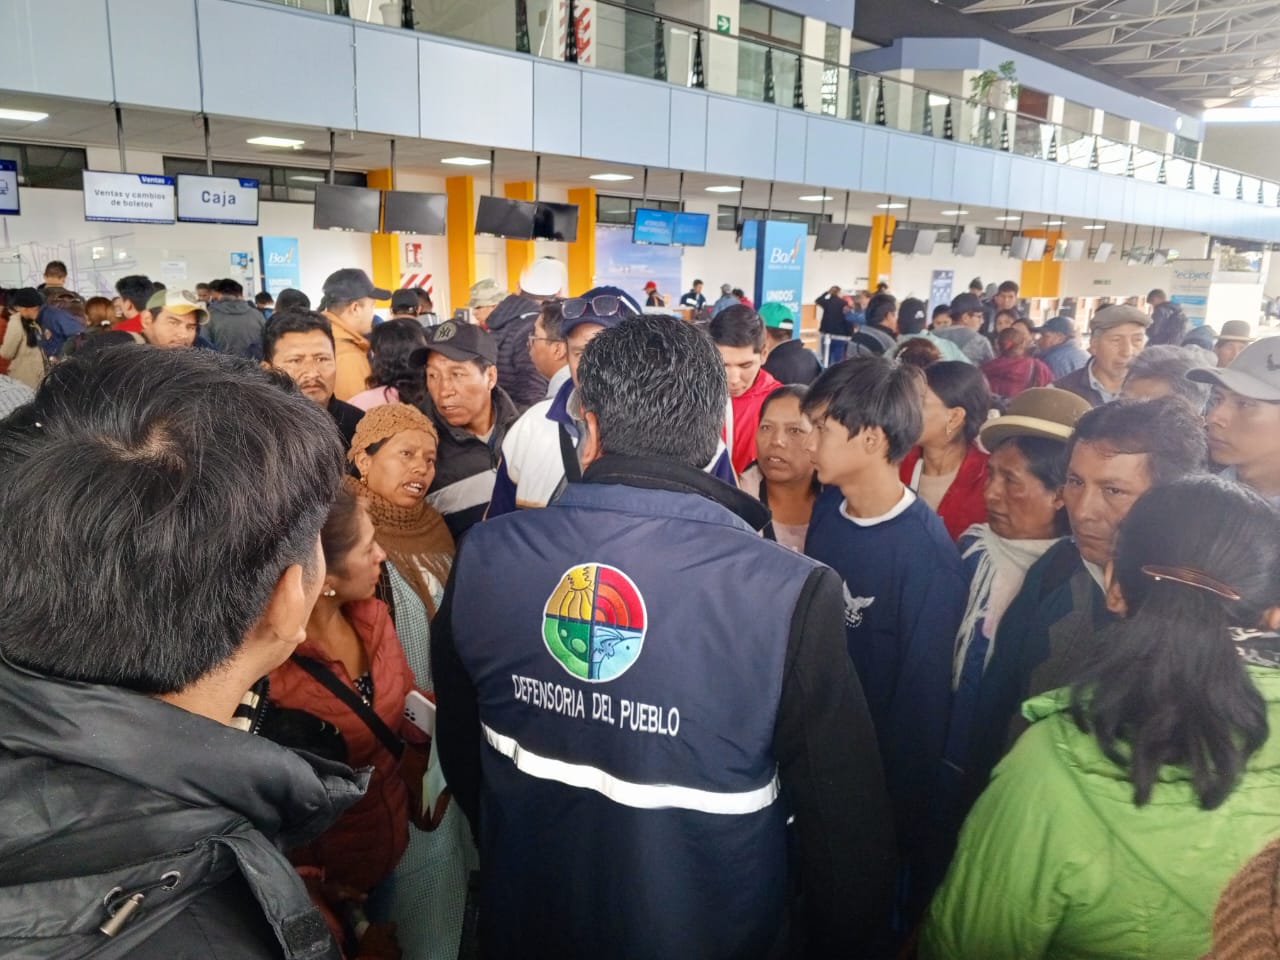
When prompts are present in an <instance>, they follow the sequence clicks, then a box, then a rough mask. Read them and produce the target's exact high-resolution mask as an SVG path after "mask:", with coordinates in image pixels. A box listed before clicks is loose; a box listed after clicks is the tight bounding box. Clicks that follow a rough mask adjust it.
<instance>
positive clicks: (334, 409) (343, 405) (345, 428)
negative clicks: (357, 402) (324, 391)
mask: <svg viewBox="0 0 1280 960" xmlns="http://www.w3.org/2000/svg"><path fill="white" fill-rule="evenodd" d="M325 409H326V410H328V411H329V416H331V417H333V422H334V423H336V424H337V425H338V433H340V434H342V448H343V449H344V450H350V449H351V441H352V439H353V438H354V437H355V435H356V427H358V426H360V419H361V418H362V417H363V416H364V411H363V410H361V409H360V408H359V407H355V406H352V405H351V404H349V403H347V402H346V401H345V400H339V399H338V398H337V397H330V398H329V402H328V403H327V404H325Z"/></svg>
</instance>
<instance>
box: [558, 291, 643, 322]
mask: <svg viewBox="0 0 1280 960" xmlns="http://www.w3.org/2000/svg"><path fill="white" fill-rule="evenodd" d="M560 309H561V310H562V311H563V312H564V318H565V319H566V320H577V319H578V318H579V317H585V316H586V315H587V314H591V315H592V316H594V317H616V316H619V315H623V314H625V315H626V316H634V315H635V310H634V309H633V308H632V306H631V304H629V303H627V302H626V301H625V300H623V299H622V298H621V297H615V296H613V295H612V294H608V293H602V294H600V295H599V296H596V297H590V298H587V297H574V298H573V299H572V300H566V301H565V302H564V303H563V304H562V305H561V308H560Z"/></svg>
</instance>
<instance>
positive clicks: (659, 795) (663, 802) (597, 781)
mask: <svg viewBox="0 0 1280 960" xmlns="http://www.w3.org/2000/svg"><path fill="white" fill-rule="evenodd" d="M481 726H483V727H484V736H485V739H486V740H488V741H489V746H491V747H493V749H495V750H497V751H498V752H499V753H500V754H502V755H503V756H504V757H507V758H509V759H510V760H511V761H513V762H514V763H515V765H516V769H517V770H520V771H521V772H522V773H527V774H528V775H529V776H531V777H537V778H538V779H539V780H553V781H555V782H556V783H563V784H565V785H566V786H570V787H579V788H581V789H583V790H594V791H595V792H596V793H599V794H601V795H603V796H605V797H608V798H609V799H610V800H612V801H613V802H614V803H620V804H622V805H623V806H626V807H636V808H638V809H640V810H665V809H671V808H675V809H678V810H696V811H698V812H699V813H723V814H730V815H742V814H747V813H757V812H759V811H760V810H764V809H766V808H767V807H769V806H770V805H771V804H772V803H773V802H774V801H775V800H777V799H778V775H777V774H776V773H775V774H774V775H773V779H772V780H770V781H769V783H767V784H766V785H765V786H763V787H760V788H759V789H757V790H747V791H746V792H744V793H717V792H716V791H714V790H697V789H695V788H693V787H679V786H676V785H675V784H670V783H631V782H629V781H627V780H619V779H618V778H617V777H615V776H612V775H611V774H608V773H605V772H604V771H603V770H600V769H598V768H597V767H589V766H586V765H585V764H581V763H566V762H565V761H563V760H553V759H552V758H550V757H543V756H539V755H538V754H536V753H533V752H532V751H529V750H526V749H525V748H524V747H522V746H520V744H518V743H517V742H516V741H515V740H513V739H512V738H511V737H507V736H504V735H503V734H501V733H498V732H497V731H496V730H493V729H491V728H490V727H489V726H487V725H485V724H481Z"/></svg>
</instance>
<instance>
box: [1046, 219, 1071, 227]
mask: <svg viewBox="0 0 1280 960" xmlns="http://www.w3.org/2000/svg"><path fill="white" fill-rule="evenodd" d="M1066 222H1067V221H1065V220H1041V221H1040V224H1041V226H1045V227H1060V226H1062V225H1063V224H1064V223H1066Z"/></svg>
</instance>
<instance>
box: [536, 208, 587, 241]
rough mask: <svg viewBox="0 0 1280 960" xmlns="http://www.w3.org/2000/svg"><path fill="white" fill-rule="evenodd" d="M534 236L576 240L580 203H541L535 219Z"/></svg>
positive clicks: (542, 238) (543, 238)
mask: <svg viewBox="0 0 1280 960" xmlns="http://www.w3.org/2000/svg"><path fill="white" fill-rule="evenodd" d="M533 237H534V239H535V240H559V241H562V242H564V243H574V242H576V241H577V239H578V205H577V204H576V203H539V204H538V210H537V213H536V214H535V216H534V220H533Z"/></svg>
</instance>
